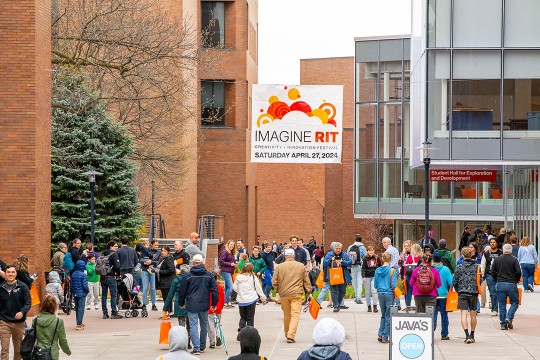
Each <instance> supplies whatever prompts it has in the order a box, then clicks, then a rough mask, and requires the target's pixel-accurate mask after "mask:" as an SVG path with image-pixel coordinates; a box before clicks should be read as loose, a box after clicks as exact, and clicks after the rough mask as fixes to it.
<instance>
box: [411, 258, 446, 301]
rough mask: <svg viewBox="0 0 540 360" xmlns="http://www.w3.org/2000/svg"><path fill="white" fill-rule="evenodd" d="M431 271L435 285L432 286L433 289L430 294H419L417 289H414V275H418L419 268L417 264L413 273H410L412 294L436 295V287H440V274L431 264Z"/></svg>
mask: <svg viewBox="0 0 540 360" xmlns="http://www.w3.org/2000/svg"><path fill="white" fill-rule="evenodd" d="M430 269H431V272H432V273H433V277H434V278H435V286H433V290H431V293H430V294H420V293H419V292H418V290H417V289H416V277H417V276H418V270H420V266H418V267H417V268H416V269H414V271H413V273H412V274H411V282H410V283H409V285H411V286H412V289H413V292H412V294H413V296H416V295H427V296H434V297H437V289H438V288H440V287H441V284H442V282H441V275H440V274H439V272H438V271H437V269H435V268H434V267H433V266H430Z"/></svg>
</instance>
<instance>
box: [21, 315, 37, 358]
mask: <svg viewBox="0 0 540 360" xmlns="http://www.w3.org/2000/svg"><path fill="white" fill-rule="evenodd" d="M36 342H37V334H36V323H35V320H34V321H32V327H31V328H30V329H28V330H26V332H25V333H24V338H23V340H22V342H21V347H20V348H19V353H20V354H21V358H22V360H32V355H33V353H34V347H35V346H36Z"/></svg>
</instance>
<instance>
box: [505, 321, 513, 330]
mask: <svg viewBox="0 0 540 360" xmlns="http://www.w3.org/2000/svg"><path fill="white" fill-rule="evenodd" d="M506 326H507V327H508V328H509V329H513V328H514V324H512V320H510V319H506Z"/></svg>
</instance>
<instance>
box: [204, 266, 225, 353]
mask: <svg viewBox="0 0 540 360" xmlns="http://www.w3.org/2000/svg"><path fill="white" fill-rule="evenodd" d="M214 279H216V282H217V289H218V303H217V305H216V309H215V310H214V311H213V312H212V309H209V310H208V339H209V340H210V349H214V348H215V347H216V346H220V345H221V340H220V339H219V337H216V332H217V329H216V322H215V321H214V314H215V315H216V316H217V318H218V319H219V321H221V312H222V311H223V306H224V305H225V289H224V288H223V284H224V282H223V280H218V274H217V273H216V272H214ZM210 304H212V294H210ZM210 307H212V306H210Z"/></svg>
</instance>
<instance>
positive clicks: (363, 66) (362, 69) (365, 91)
mask: <svg viewBox="0 0 540 360" xmlns="http://www.w3.org/2000/svg"><path fill="white" fill-rule="evenodd" d="M357 71H358V74H357V77H358V89H357V91H358V94H357V96H358V101H360V102H373V101H376V100H377V73H378V71H379V70H378V62H377V61H375V62H369V63H359V64H358V70H357Z"/></svg>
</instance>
